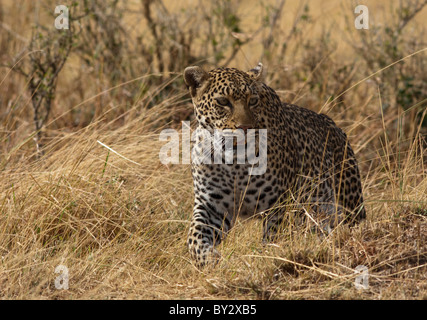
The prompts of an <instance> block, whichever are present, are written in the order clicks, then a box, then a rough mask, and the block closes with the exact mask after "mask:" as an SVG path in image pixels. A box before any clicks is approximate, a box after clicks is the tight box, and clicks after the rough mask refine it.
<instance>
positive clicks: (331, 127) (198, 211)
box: [184, 64, 366, 265]
mask: <svg viewBox="0 0 427 320" xmlns="http://www.w3.org/2000/svg"><path fill="white" fill-rule="evenodd" d="M184 80H185V83H186V85H187V86H188V88H189V91H190V94H191V97H192V101H193V104H194V107H195V116H196V118H197V121H198V127H199V128H203V129H206V130H209V131H210V132H212V131H213V130H215V129H238V128H241V129H244V130H246V129H248V128H254V129H267V133H268V139H267V170H266V172H265V173H264V174H262V175H248V167H249V166H250V165H249V164H236V163H233V164H231V165H230V164H200V163H199V164H193V165H192V175H193V183H194V196H195V200H194V210H193V218H192V222H191V226H190V230H189V234H188V247H189V250H190V254H191V256H192V257H193V258H194V259H195V261H196V263H197V265H204V264H206V263H208V262H210V261H212V260H214V261H216V260H217V259H218V258H219V253H218V252H217V251H216V250H215V249H214V247H215V246H216V245H217V244H219V243H220V242H221V241H222V240H223V239H224V237H225V236H226V234H227V232H228V231H229V230H230V228H231V227H232V226H233V223H234V221H235V219H236V217H237V216H243V217H250V216H253V215H256V216H260V217H262V218H263V225H264V227H263V229H264V239H265V240H268V239H271V238H272V237H274V235H275V234H276V231H277V230H278V229H279V226H280V225H281V224H282V220H283V217H284V216H285V213H286V208H287V206H286V205H284V204H288V203H292V202H297V203H298V204H299V205H300V207H301V208H305V207H308V208H309V210H310V211H313V212H317V213H320V215H322V214H323V216H324V217H326V219H325V220H324V221H323V224H322V226H323V227H325V226H326V228H331V227H334V226H336V225H337V224H338V223H341V222H346V223H350V224H354V223H355V222H357V221H359V220H360V219H362V218H364V217H365V215H366V213H365V209H364V206H363V196H362V186H361V180H360V175H359V169H358V166H357V161H356V158H355V155H354V152H353V150H352V148H351V147H350V144H349V142H348V139H347V136H346V134H345V133H344V132H343V131H342V130H341V129H340V128H338V127H337V126H336V124H335V123H334V122H333V121H332V119H331V118H329V117H328V116H326V115H324V114H318V113H315V112H313V111H311V110H308V109H305V108H301V107H298V106H296V105H291V104H287V103H282V102H281V101H280V99H279V97H278V96H277V94H276V92H275V91H274V90H273V89H271V88H270V87H268V86H267V85H266V84H264V83H263V82H262V64H259V65H258V66H257V67H256V68H254V69H252V70H250V71H248V72H243V71H240V70H238V69H234V68H218V69H214V70H211V71H210V72H205V71H204V70H203V69H202V68H200V67H188V68H186V69H185V72H184ZM273 209H274V210H273Z"/></svg>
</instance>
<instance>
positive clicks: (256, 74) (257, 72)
mask: <svg viewBox="0 0 427 320" xmlns="http://www.w3.org/2000/svg"><path fill="white" fill-rule="evenodd" d="M263 71H264V67H263V65H262V63H261V62H260V63H258V65H257V66H256V67H255V68H253V69H251V70H249V71H248V72H247V74H248V75H249V76H250V77H251V78H253V79H254V80H256V81H262V80H263V79H264V72H263Z"/></svg>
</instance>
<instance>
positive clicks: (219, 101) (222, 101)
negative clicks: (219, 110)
mask: <svg viewBox="0 0 427 320" xmlns="http://www.w3.org/2000/svg"><path fill="white" fill-rule="evenodd" d="M215 101H216V103H217V104H218V105H220V106H221V107H231V103H230V101H229V100H228V99H227V98H224V97H219V98H215Z"/></svg>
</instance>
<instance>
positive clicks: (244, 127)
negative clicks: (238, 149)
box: [234, 126, 253, 146]
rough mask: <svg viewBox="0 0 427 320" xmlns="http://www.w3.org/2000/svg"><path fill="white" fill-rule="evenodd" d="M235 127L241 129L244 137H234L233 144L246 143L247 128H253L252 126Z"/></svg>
mask: <svg viewBox="0 0 427 320" xmlns="http://www.w3.org/2000/svg"><path fill="white" fill-rule="evenodd" d="M237 129H241V130H243V132H244V134H245V135H244V139H236V140H235V141H234V146H237V145H246V143H247V140H248V139H247V133H248V130H249V129H253V127H252V126H238V127H237V128H236V130H237Z"/></svg>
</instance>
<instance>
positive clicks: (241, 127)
mask: <svg viewBox="0 0 427 320" xmlns="http://www.w3.org/2000/svg"><path fill="white" fill-rule="evenodd" d="M237 129H242V130H243V131H244V132H246V131H247V130H248V129H252V126H248V125H241V126H238V127H237Z"/></svg>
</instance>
